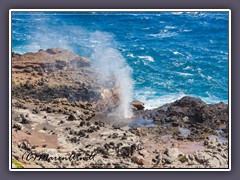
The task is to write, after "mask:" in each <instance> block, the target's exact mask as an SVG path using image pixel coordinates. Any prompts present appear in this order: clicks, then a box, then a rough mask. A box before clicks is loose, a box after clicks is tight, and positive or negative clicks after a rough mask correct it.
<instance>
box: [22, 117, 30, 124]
mask: <svg viewBox="0 0 240 180" xmlns="http://www.w3.org/2000/svg"><path fill="white" fill-rule="evenodd" d="M30 122H31V121H30V120H29V119H28V118H27V117H22V121H21V123H22V124H30Z"/></svg>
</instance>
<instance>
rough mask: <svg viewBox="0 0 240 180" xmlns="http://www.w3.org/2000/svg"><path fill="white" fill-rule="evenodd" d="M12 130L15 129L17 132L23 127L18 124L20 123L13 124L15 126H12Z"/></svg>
mask: <svg viewBox="0 0 240 180" xmlns="http://www.w3.org/2000/svg"><path fill="white" fill-rule="evenodd" d="M13 128H15V129H16V130H17V131H18V130H22V129H23V125H22V124H20V123H15V124H14V125H13Z"/></svg>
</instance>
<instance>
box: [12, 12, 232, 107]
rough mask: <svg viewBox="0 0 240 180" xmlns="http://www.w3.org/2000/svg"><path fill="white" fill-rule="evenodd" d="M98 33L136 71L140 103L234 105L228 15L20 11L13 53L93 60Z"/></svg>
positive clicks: (16, 16) (15, 15)
mask: <svg viewBox="0 0 240 180" xmlns="http://www.w3.org/2000/svg"><path fill="white" fill-rule="evenodd" d="M96 31H97V32H103V33H104V34H105V36H104V37H103V38H104V39H105V38H107V37H108V35H109V36H110V37H111V38H110V40H109V41H108V42H107V43H112V44H113V46H114V47H115V48H117V49H118V51H119V52H120V53H121V54H122V55H123V57H124V58H125V59H126V61H127V63H128V65H129V66H130V67H131V68H132V69H133V74H132V78H133V82H134V91H133V95H134V99H137V100H140V101H143V102H144V103H145V105H146V107H147V108H153V107H158V106H160V105H163V104H165V103H169V102H172V101H174V100H176V99H179V98H181V97H183V96H185V95H191V96H195V97H200V98H202V99H203V100H204V101H206V102H207V103H216V102H220V101H223V102H225V103H228V13H227V12H14V13H13V15H12V49H13V51H15V52H18V53H25V52H29V51H31V52H36V51H38V50H39V49H47V48H53V47H60V48H68V49H70V50H72V51H73V52H74V53H76V54H78V55H80V56H83V57H91V55H92V53H93V44H94V42H93V39H92V38H91V34H92V33H94V32H96ZM103 43H106V41H104V40H103ZM102 53H104V52H102Z"/></svg>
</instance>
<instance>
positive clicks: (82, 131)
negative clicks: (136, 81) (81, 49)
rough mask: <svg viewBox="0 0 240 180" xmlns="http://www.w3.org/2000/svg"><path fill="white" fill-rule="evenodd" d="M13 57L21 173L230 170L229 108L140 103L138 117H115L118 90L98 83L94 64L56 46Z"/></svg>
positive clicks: (189, 100)
mask: <svg viewBox="0 0 240 180" xmlns="http://www.w3.org/2000/svg"><path fill="white" fill-rule="evenodd" d="M12 58H13V66H12V67H13V69H12V71H13V79H12V81H13V84H12V86H13V91H12V124H11V126H12V158H13V160H14V161H17V162H19V163H21V166H23V168H228V141H227V138H228V106H227V105H226V104H224V103H218V104H206V103H205V102H203V101H202V100H201V99H198V98H193V97H183V98H182V99H180V100H178V101H175V102H173V103H169V104H166V105H164V106H162V107H159V108H156V109H152V110H144V103H143V102H140V101H134V102H133V103H132V108H133V110H134V118H130V119H114V118H112V117H109V116H108V115H107V113H108V112H111V111H112V109H114V108H115V107H116V106H117V105H118V103H119V90H118V89H116V88H111V87H103V86H102V85H100V84H99V82H98V80H97V75H96V74H95V72H94V71H93V69H92V68H91V66H90V64H91V62H90V60H88V59H86V58H81V57H79V56H77V55H75V54H73V53H72V52H70V51H68V50H63V49H58V48H54V49H48V50H46V51H44V50H39V52H37V53H26V54H24V55H21V54H16V53H12ZM27 154H30V155H29V156H28V157H31V156H32V157H36V160H29V159H27V158H26V156H27ZM23 156H24V157H25V158H22V157H23ZM49 157H51V158H49ZM14 167H15V166H14Z"/></svg>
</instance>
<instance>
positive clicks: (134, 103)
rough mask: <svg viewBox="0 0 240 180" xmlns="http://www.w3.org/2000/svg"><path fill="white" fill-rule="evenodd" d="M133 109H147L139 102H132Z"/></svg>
mask: <svg viewBox="0 0 240 180" xmlns="http://www.w3.org/2000/svg"><path fill="white" fill-rule="evenodd" d="M132 107H133V110H137V111H140V110H144V108H145V107H144V103H143V102H141V101H137V100H136V101H133V102H132Z"/></svg>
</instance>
